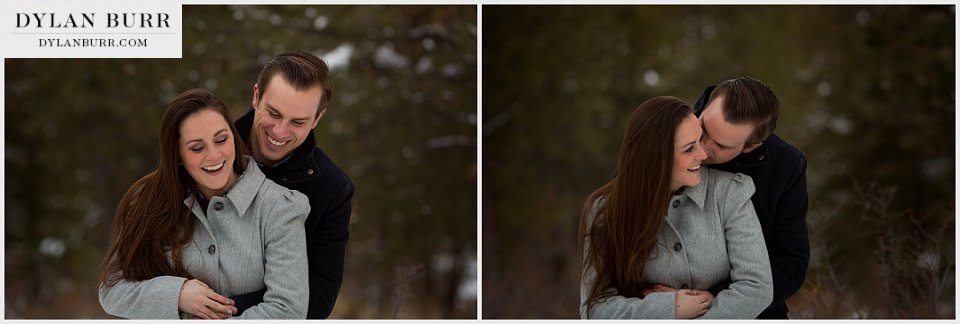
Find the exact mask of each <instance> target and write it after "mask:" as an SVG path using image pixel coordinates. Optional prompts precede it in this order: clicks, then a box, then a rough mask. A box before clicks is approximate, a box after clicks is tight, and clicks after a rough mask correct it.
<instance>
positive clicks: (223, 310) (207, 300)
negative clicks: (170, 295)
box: [177, 279, 237, 319]
mask: <svg viewBox="0 0 960 324" xmlns="http://www.w3.org/2000/svg"><path fill="white" fill-rule="evenodd" d="M232 305H233V301H232V300H230V299H229V298H227V297H223V296H221V295H220V294H217V293H215V292H214V291H213V289H210V287H208V286H207V284H205V283H203V281H200V280H197V279H190V280H187V282H185V283H183V287H181V288H180V302H179V303H178V305H177V306H178V307H179V308H180V310H181V311H183V312H185V313H188V314H190V315H192V316H196V317H199V318H202V319H226V318H229V317H230V316H233V314H236V313H237V308H236V307H233V306H232ZM192 316H191V317H192Z"/></svg>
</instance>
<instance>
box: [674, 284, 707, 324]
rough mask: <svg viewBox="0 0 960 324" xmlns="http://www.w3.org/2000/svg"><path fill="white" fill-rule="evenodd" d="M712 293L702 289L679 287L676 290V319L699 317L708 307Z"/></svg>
mask: <svg viewBox="0 0 960 324" xmlns="http://www.w3.org/2000/svg"><path fill="white" fill-rule="evenodd" d="M711 302H713V295H712V294H710V293H709V292H706V291H703V290H688V289H680V290H678V291H677V308H676V309H677V314H676V315H677V319H691V318H696V317H700V316H702V315H703V314H706V313H707V310H709V309H710V303H711Z"/></svg>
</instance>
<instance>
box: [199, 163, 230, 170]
mask: <svg viewBox="0 0 960 324" xmlns="http://www.w3.org/2000/svg"><path fill="white" fill-rule="evenodd" d="M225 164H227V160H223V161H222V162H220V164H217V165H211V166H205V167H200V168H201V169H203V170H204V171H207V172H214V171H218V170H220V169H222V168H223V166H224V165H225Z"/></svg>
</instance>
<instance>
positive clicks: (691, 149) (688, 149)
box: [683, 146, 693, 153]
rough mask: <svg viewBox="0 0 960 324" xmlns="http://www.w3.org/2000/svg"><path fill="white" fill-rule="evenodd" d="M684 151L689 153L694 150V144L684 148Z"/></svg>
mask: <svg viewBox="0 0 960 324" xmlns="http://www.w3.org/2000/svg"><path fill="white" fill-rule="evenodd" d="M683 151H684V152H687V153H690V152H693V146H691V147H688V148H687V149H686V150H683Z"/></svg>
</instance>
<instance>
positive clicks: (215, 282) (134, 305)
mask: <svg viewBox="0 0 960 324" xmlns="http://www.w3.org/2000/svg"><path fill="white" fill-rule="evenodd" d="M248 161H249V162H248V163H247V168H246V170H245V171H244V172H243V175H241V176H240V178H239V179H238V180H237V182H236V183H235V184H234V186H233V187H232V188H230V190H229V191H228V192H227V193H226V194H225V195H223V196H215V197H213V198H211V199H210V203H209V204H208V208H207V210H206V212H204V210H203V209H202V208H201V207H200V204H199V203H194V202H193V200H194V198H193V196H191V197H188V198H187V199H186V200H184V204H187V206H191V204H193V215H194V222H195V229H194V232H193V241H192V242H191V243H190V244H189V245H188V246H187V247H186V248H184V250H183V256H182V258H183V264H184V266H185V267H186V269H187V271H188V272H189V273H190V274H191V275H193V276H194V277H195V278H196V279H199V280H200V281H203V282H204V283H206V284H207V285H208V286H210V288H211V289H213V290H214V291H216V292H217V293H219V294H220V295H223V296H232V295H239V294H244V293H248V292H253V291H258V290H261V289H264V288H266V293H265V294H264V296H263V302H262V303H260V304H258V305H256V306H253V307H251V308H249V309H247V310H246V311H244V312H243V314H242V315H241V316H236V317H235V318H251V319H252V318H306V316H307V303H308V300H309V286H308V285H307V246H306V236H305V234H304V227H303V222H304V220H306V218H307V214H308V213H309V211H310V204H309V202H308V201H307V197H306V196H304V195H303V194H302V193H299V192H297V191H293V190H289V189H287V188H284V187H282V186H280V185H278V184H276V183H274V182H273V181H270V180H268V179H266V177H265V176H264V174H263V172H261V171H260V168H259V167H257V164H256V163H255V162H254V161H253V159H252V158H249V160H248ZM171 262H172V261H171ZM114 276H120V273H116V274H114ZM186 280H187V279H186V278H182V277H175V276H160V277H156V278H153V279H149V280H144V281H127V280H120V281H119V282H118V283H117V284H116V285H114V286H113V287H106V286H101V287H100V305H101V306H102V307H103V310H104V311H106V312H107V313H108V314H110V315H114V316H119V317H124V318H163V319H176V318H181V317H185V316H186V314H181V313H180V312H179V309H178V304H179V299H180V288H181V287H182V286H183V284H184V282H186Z"/></svg>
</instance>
